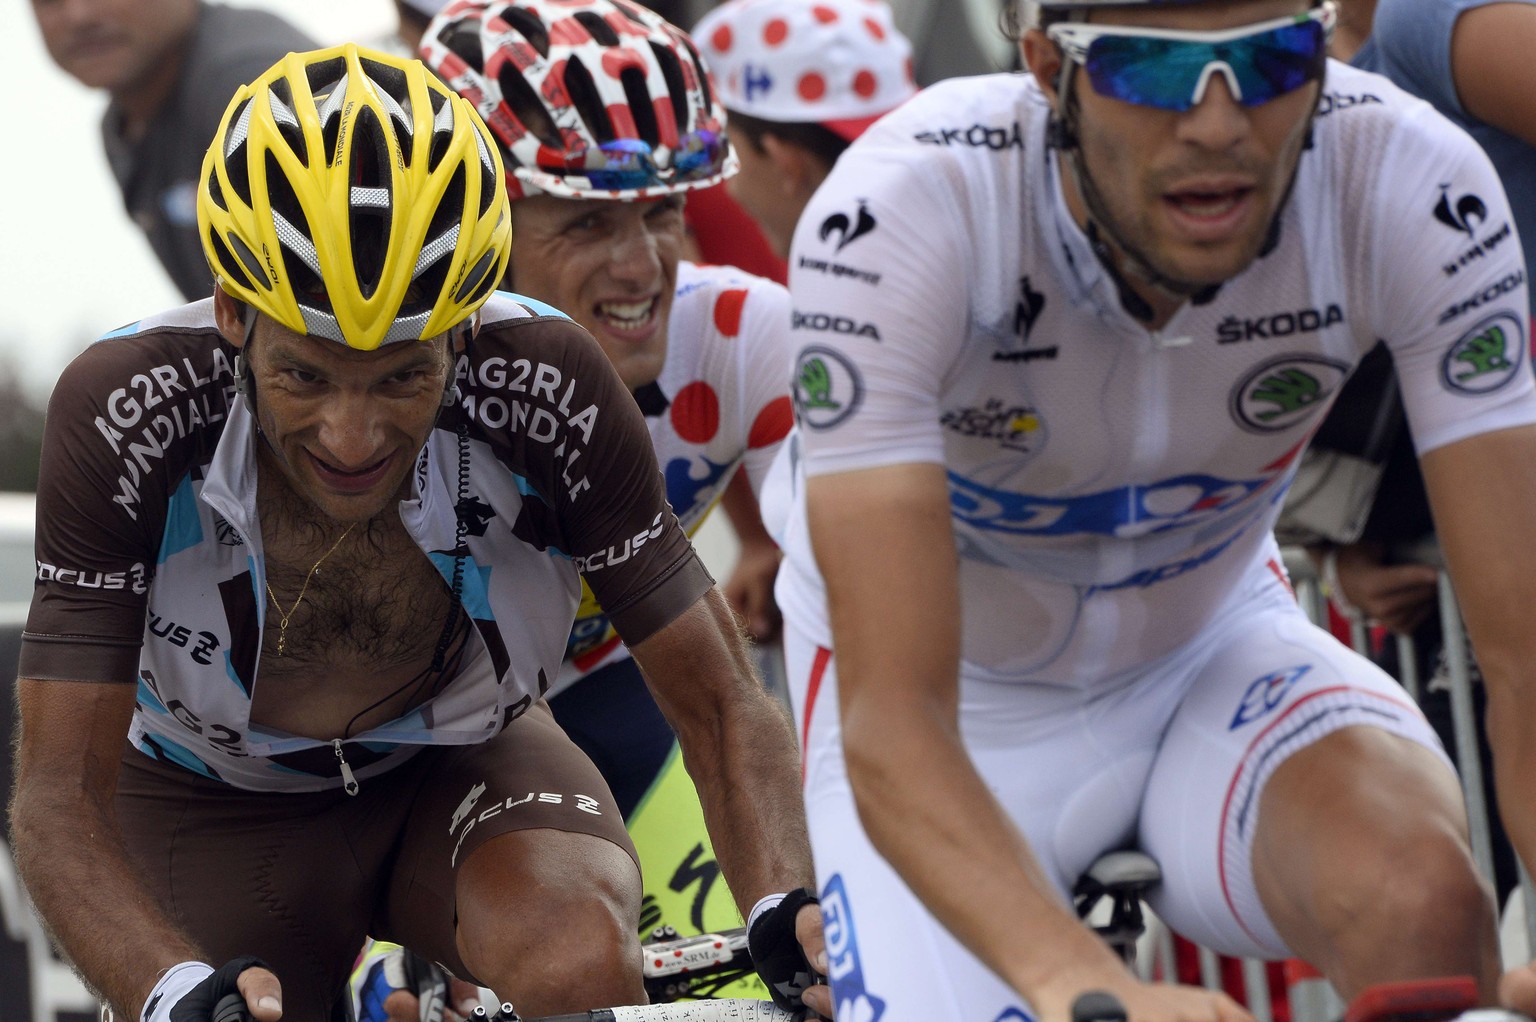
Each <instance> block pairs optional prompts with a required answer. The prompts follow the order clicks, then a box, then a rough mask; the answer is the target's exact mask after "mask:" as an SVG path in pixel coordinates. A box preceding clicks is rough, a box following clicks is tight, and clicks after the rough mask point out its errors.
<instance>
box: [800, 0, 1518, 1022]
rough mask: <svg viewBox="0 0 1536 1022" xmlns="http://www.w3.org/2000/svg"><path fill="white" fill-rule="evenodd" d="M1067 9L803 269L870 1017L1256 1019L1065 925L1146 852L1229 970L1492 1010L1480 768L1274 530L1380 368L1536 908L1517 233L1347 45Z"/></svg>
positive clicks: (811, 731)
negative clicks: (1011, 70)
mask: <svg viewBox="0 0 1536 1022" xmlns="http://www.w3.org/2000/svg"><path fill="white" fill-rule="evenodd" d="M1038 6H1039V8H1041V10H1040V11H1039V13H1038V15H1037V16H1036V20H1034V21H1033V23H1032V24H1031V26H1030V27H1029V28H1028V29H1027V31H1026V32H1025V33H1024V35H1023V37H1022V46H1023V51H1024V55H1025V57H1026V62H1027V64H1028V66H1029V67H1030V68H1031V69H1032V73H1030V74H1026V75H1019V76H994V77H985V78H976V79H967V80H957V81H952V82H946V83H941V84H939V85H936V86H933V87H931V88H930V89H928V90H927V91H925V92H924V93H922V94H920V95H919V96H918V97H917V98H916V99H914V100H912V101H911V102H910V103H908V104H907V105H906V106H904V107H903V108H902V109H901V110H899V111H897V112H896V113H895V114H893V115H891V116H889V117H887V118H886V119H885V120H883V121H882V122H880V123H879V124H877V125H876V126H875V127H874V128H873V129H871V131H870V132H868V133H867V134H866V135H864V136H863V138H861V139H860V140H859V141H858V142H857V143H855V144H854V145H853V146H852V147H851V148H850V149H849V151H848V152H847V153H846V154H845V155H844V156H843V158H842V159H841V160H840V161H839V163H838V165H837V167H836V169H835V170H834V172H833V174H832V176H831V177H830V178H829V179H828V181H827V183H826V184H825V185H824V186H823V187H822V188H821V190H820V191H819V192H818V194H817V196H816V198H815V200H814V201H813V203H812V205H811V206H810V208H809V209H808V210H807V212H806V215H805V217H804V218H803V219H802V221H801V224H800V228H799V230H798V233H797V235H796V238H795V244H794V248H793V251H792V257H791V286H790V291H791V296H792V299H793V303H794V309H795V324H796V326H795V330H794V335H795V337H796V338H797V339H798V342H799V343H798V347H799V354H798V357H797V368H796V382H795V397H796V409H797V415H798V421H799V426H800V428H799V430H798V431H797V435H796V436H795V438H794V439H792V441H791V444H792V445H794V446H792V451H793V453H794V454H795V458H794V460H795V467H796V474H795V486H796V487H797V492H796V493H795V495H794V504H793V510H792V512H791V516H790V519H789V521H788V523H787V526H786V529H787V531H786V535H785V544H786V562H785V566H784V569H783V570H782V572H781V575H780V579H779V583H778V596H779V600H780V605H781V607H782V608H783V611H784V614H785V623H786V653H787V657H788V660H789V665H788V666H789V678H790V686H791V694H792V697H793V701H794V704H795V711H796V716H797V724H798V726H799V727H800V729H801V732H802V740H803V744H804V756H805V789H806V800H807V813H808V817H809V821H810V825H811V831H812V846H813V850H814V854H815V857H816V865H817V876H818V882H819V884H820V889H821V896H822V906H823V913H824V917H825V920H826V925H827V933H828V935H829V955H830V970H831V971H830V976H831V981H832V987H833V992H834V996H835V999H836V1002H837V1005H838V1012H839V1015H840V1017H854V1018H860V1019H867V1020H872V1022H875V1020H884V1022H895V1020H908V1019H912V1020H918V1019H921V1020H925V1022H926V1020H931V1019H935V1018H938V1019H949V1018H955V1019H959V1018H964V1019H967V1020H976V1019H982V1020H992V1019H1005V1018H1023V1017H1026V1016H1029V1017H1038V1018H1042V1019H1046V1020H1049V1022H1063V1020H1064V1019H1065V1018H1066V1017H1067V1012H1068V1008H1069V1006H1070V1005H1071V1003H1072V1002H1073V1001H1074V999H1075V998H1076V997H1077V996H1078V995H1080V994H1082V993H1083V992H1084V991H1087V990H1092V989H1104V990H1108V991H1111V992H1113V993H1115V994H1116V995H1118V996H1119V998H1120V999H1121V1000H1122V1001H1123V1002H1124V1003H1125V1004H1126V1005H1127V1006H1128V1008H1129V1011H1130V1014H1131V1017H1132V1018H1133V1019H1197V1018H1198V1019H1211V1018H1225V1019H1232V1018H1236V1017H1240V1016H1241V1014H1242V1013H1241V1009H1239V1008H1238V1007H1237V1006H1236V1005H1234V1004H1233V1003H1231V1002H1230V1001H1229V1000H1228V999H1226V998H1225V997H1224V996H1222V995H1219V994H1212V993H1207V992H1204V991H1196V990H1190V989H1186V988H1178V987H1149V986H1143V985H1140V984H1138V983H1137V982H1136V981H1135V980H1134V979H1133V978H1132V977H1131V975H1130V974H1129V973H1128V972H1127V971H1126V970H1125V969H1124V968H1123V967H1122V966H1121V965H1120V964H1119V963H1118V961H1117V960H1116V959H1115V958H1114V957H1113V956H1112V955H1111V954H1110V953H1109V952H1108V951H1107V950H1106V949H1105V948H1104V947H1103V946H1102V945H1100V944H1099V943H1098V942H1097V941H1096V940H1095V939H1094V937H1093V935H1092V934H1091V933H1090V932H1089V931H1087V930H1086V929H1085V928H1084V927H1082V926H1081V925H1080V924H1079V923H1078V922H1077V921H1076V919H1075V917H1074V916H1073V915H1072V913H1071V911H1070V909H1068V908H1067V907H1066V905H1065V899H1064V895H1065V892H1066V891H1067V889H1068V887H1069V885H1070V884H1071V883H1072V881H1073V880H1074V879H1075V878H1076V877H1077V876H1078V875H1079V873H1080V872H1081V871H1082V870H1083V869H1084V868H1085V867H1086V866H1087V865H1088V864H1089V862H1090V861H1091V860H1092V859H1093V858H1094V857H1095V856H1096V855H1098V854H1099V853H1101V852H1103V851H1105V850H1108V849H1111V848H1116V847H1122V846H1126V845H1140V846H1141V847H1143V848H1145V849H1146V850H1148V851H1149V852H1151V853H1152V854H1153V855H1154V856H1155V857H1156V858H1158V859H1159V860H1160V861H1161V863H1162V866H1163V872H1164V876H1165V880H1164V883H1163V885H1162V888H1161V890H1160V891H1159V892H1158V894H1157V896H1156V899H1155V902H1156V908H1157V910H1158V911H1159V913H1160V914H1161V915H1162V916H1163V917H1164V918H1165V919H1167V921H1168V922H1169V923H1170V924H1171V925H1172V926H1173V927H1174V928H1175V929H1176V930H1179V931H1181V932H1183V933H1185V934H1187V935H1188V936H1190V937H1192V938H1194V939H1195V940H1197V941H1200V942H1201V943H1204V944H1207V945H1210V946H1212V947H1214V948H1216V949H1218V950H1223V951H1227V952H1231V953H1238V954H1250V955H1262V956H1266V957H1276V956H1282V955H1288V954H1294V955H1297V956H1299V957H1302V958H1305V959H1307V960H1309V961H1311V962H1313V963H1314V964H1316V965H1318V966H1319V967H1321V968H1322V969H1323V971H1324V972H1325V973H1326V974H1327V975H1328V977H1329V978H1330V979H1331V980H1333V982H1334V983H1335V984H1336V985H1337V986H1338V987H1339V989H1340V990H1341V992H1343V993H1344V994H1345V995H1346V996H1348V995H1349V994H1352V993H1353V992H1355V991H1357V990H1359V989H1360V988H1361V987H1362V986H1363V985H1365V984H1367V983H1371V982H1375V981H1379V980H1387V979H1394V978H1405V977H1412V976H1422V975H1430V974H1446V973H1466V974H1470V975H1473V976H1476V977H1477V978H1478V981H1479V983H1480V985H1481V989H1482V992H1483V996H1484V997H1486V998H1490V999H1491V998H1492V997H1493V996H1494V995H1495V987H1496V983H1497V978H1498V974H1497V958H1496V954H1495V934H1494V929H1493V910H1492V905H1491V902H1490V900H1489V898H1488V894H1487V891H1486V889H1485V887H1484V886H1483V885H1482V883H1481V882H1480V881H1479V880H1478V878H1477V876H1476V874H1475V872H1474V869H1473V865H1472V861H1471V857H1470V854H1469V851H1468V845H1467V837H1466V833H1465V822H1464V821H1465V817H1464V811H1463V808H1462V804H1461V801H1460V795H1459V791H1458V788H1457V784H1456V779H1455V777H1454V774H1453V772H1452V770H1451V768H1450V766H1449V763H1448V761H1447V760H1446V759H1445V757H1444V754H1443V753H1442V752H1441V750H1440V749H1439V747H1438V746H1437V744H1436V743H1435V739H1434V737H1433V735H1432V734H1431V732H1430V730H1429V728H1428V727H1427V725H1426V724H1425V722H1424V721H1423V719H1422V718H1421V716H1420V715H1419V713H1418V711H1417V710H1416V708H1415V707H1414V706H1413V705H1412V704H1411V702H1410V701H1409V700H1408V699H1407V697H1406V696H1405V695H1404V694H1403V693H1402V692H1401V690H1399V689H1398V688H1397V687H1396V686H1395V685H1394V684H1393V683H1392V682H1391V680H1390V679H1389V678H1387V677H1386V676H1385V675H1383V674H1382V673H1381V672H1380V671H1378V670H1377V669H1376V668H1374V667H1373V666H1372V665H1371V664H1369V663H1368V662H1367V661H1365V660H1363V659H1362V658H1360V657H1358V656H1356V655H1355V654H1354V653H1352V652H1350V651H1349V650H1347V649H1345V648H1343V647H1342V646H1340V645H1339V644H1338V643H1337V642H1335V641H1334V640H1333V639H1332V638H1330V637H1329V636H1328V635H1326V634H1325V633H1324V632H1322V631H1320V630H1318V629H1316V628H1314V627H1313V626H1311V625H1310V624H1309V623H1308V622H1307V621H1306V619H1305V618H1304V617H1303V615H1302V614H1301V612H1300V610H1299V609H1298V608H1297V606H1296V604H1295V601H1294V599H1293V596H1292V594H1291V592H1290V590H1289V586H1288V583H1287V580H1286V577H1285V572H1284V570H1283V568H1282V566H1281V562H1280V558H1279V552H1278V550H1277V548H1276V545H1275V543H1274V541H1273V539H1272V538H1271V535H1270V527H1271V524H1272V522H1273V520H1274V517H1275V514H1276V510H1277V508H1278V506H1279V502H1280V499H1281V496H1282V495H1283V494H1284V492H1285V490H1286V487H1287V485H1288V482H1289V480H1290V478H1291V473H1292V469H1293V468H1294V465H1295V463H1296V458H1297V454H1298V452H1299V451H1300V450H1301V449H1302V447H1303V446H1304V445H1305V443H1306V441H1307V439H1308V437H1309V435H1310V434H1311V432H1312V431H1313V430H1314V429H1315V428H1316V426H1317V424H1318V423H1319V422H1320V421H1321V419H1322V415H1323V411H1324V409H1325V408H1326V407H1327V405H1328V403H1329V400H1330V397H1331V395H1332V394H1333V393H1334V392H1335V391H1336V390H1337V389H1338V386H1339V384H1340V381H1341V380H1342V379H1343V378H1344V376H1345V375H1346V374H1347V373H1348V372H1349V370H1350V367H1351V366H1352V365H1353V363H1354V362H1355V361H1356V360H1357V359H1358V357H1359V356H1360V355H1361V354H1362V353H1363V352H1365V351H1366V350H1367V349H1368V348H1369V347H1371V345H1372V344H1373V343H1374V342H1375V341H1376V339H1377V338H1383V339H1385V340H1386V342H1387V343H1388V344H1389V345H1390V346H1391V349H1392V352H1393V356H1394V359H1395V361H1396V364H1397V369H1398V371H1399V373H1400V376H1401V378H1402V381H1403V391H1404V395H1405V400H1406V404H1407V407H1408V413H1409V418H1410V420H1411V423H1412V428H1413V432H1414V436H1415V440H1416V442H1417V446H1418V450H1419V452H1420V453H1421V455H1422V459H1423V467H1424V474H1425V478H1426V480H1427V481H1428V483H1429V488H1430V492H1431V495H1432V497H1433V499H1434V503H1435V506H1436V509H1437V511H1438V513H1439V518H1440V522H1439V526H1440V533H1441V535H1442V536H1443V537H1444V540H1445V547H1446V550H1447V555H1448V559H1449V562H1450V564H1451V567H1452V569H1453V571H1454V573H1455V577H1456V578H1457V580H1458V581H1457V591H1458V595H1459V596H1460V597H1461V599H1462V604H1463V607H1464V610H1465V612H1466V615H1467V618H1468V621H1469V625H1470V627H1471V629H1472V634H1473V638H1474V642H1475V644H1476V645H1477V648H1478V654H1479V659H1480V660H1482V661H1484V662H1485V663H1491V664H1492V665H1494V666H1492V669H1491V670H1490V672H1489V673H1490V690H1491V691H1492V693H1493V694H1492V696H1491V699H1492V703H1493V713H1492V730H1493V731H1494V735H1495V745H1496V748H1497V749H1498V750H1499V751H1498V753H1497V755H1498V765H1499V777H1500V784H1501V785H1502V791H1503V794H1504V801H1505V804H1506V805H1508V806H1510V807H1511V808H1512V812H1511V815H1512V816H1514V817H1516V822H1515V824H1514V826H1513V827H1512V832H1513V833H1514V834H1515V835H1516V840H1517V843H1518V844H1520V845H1521V846H1522V848H1523V851H1524V853H1525V857H1526V861H1527V862H1536V818H1533V815H1532V814H1533V813H1536V808H1533V806H1536V800H1533V798H1532V797H1531V796H1530V795H1528V794H1527V793H1526V791H1527V789H1528V787H1529V786H1530V785H1531V784H1532V781H1531V780H1530V778H1531V777H1532V776H1533V770H1536V763H1532V762H1531V758H1532V757H1533V756H1536V751H1533V750H1536V743H1533V742H1531V741H1530V739H1529V728H1530V724H1529V721H1531V720H1533V719H1536V708H1532V707H1531V706H1530V704H1529V699H1528V697H1527V695H1526V692H1527V691H1528V688H1529V686H1528V684H1527V683H1526V677H1525V675H1526V672H1527V671H1528V665H1529V664H1531V663H1536V649H1533V645H1536V636H1533V630H1532V629H1531V628H1530V627H1529V626H1528V623H1527V622H1524V621H1522V620H1521V613H1522V612H1521V610H1520V608H1522V607H1525V606H1528V605H1529V602H1530V599H1531V596H1532V589H1533V587H1536V563H1533V562H1536V529H1533V522H1532V515H1533V514H1536V394H1533V386H1532V381H1531V374H1530V371H1529V367H1528V365H1527V362H1526V360H1525V355H1524V349H1525V343H1524V339H1525V337H1526V336H1527V330H1526V325H1527V324H1526V319H1527V316H1526V279H1525V269H1524V266H1523V265H1522V262H1521V256H1520V253H1519V251H1518V246H1516V245H1509V246H1505V247H1504V248H1503V249H1501V250H1498V251H1477V252H1476V255H1475V256H1468V257H1467V258H1463V257H1464V256H1467V254H1468V253H1469V252H1471V251H1473V250H1474V249H1476V244H1477V242H1476V238H1475V237H1473V236H1472V234H1473V233H1474V232H1475V231H1476V229H1477V227H1478V226H1479V225H1481V224H1484V223H1486V224H1489V225H1498V224H1503V223H1507V222H1508V221H1509V217H1510V213H1509V208H1508V205H1507V203H1506V201H1505V198H1504V195H1503V192H1502V190H1501V188H1500V185H1499V182H1498V178H1497V176H1496V175H1495V173H1494V172H1493V170H1492V168H1491V167H1490V165H1489V163H1488V161H1487V159H1486V158H1485V157H1484V155H1483V154H1482V153H1481V151H1480V150H1478V149H1477V148H1476V146H1475V145H1473V144H1472V143H1471V141H1470V140H1469V139H1468V138H1467V137H1466V136H1465V135H1464V134H1462V133H1461V132H1460V131H1459V130H1456V129H1455V128H1453V127H1452V126H1451V125H1449V124H1448V123H1447V122H1446V121H1445V120H1444V119H1443V118H1441V117H1439V116H1438V115H1437V114H1435V113H1434V112H1433V111H1432V110H1431V109H1430V108H1429V107H1427V106H1426V105H1425V104H1423V103H1420V102H1418V101H1416V100H1413V99H1411V98H1409V97H1407V96H1406V95H1404V94H1403V93H1401V92H1400V91H1399V90H1397V89H1395V88H1393V87H1392V86H1391V85H1390V83H1388V82H1387V81H1386V80H1384V79H1381V78H1379V77H1375V76H1372V75H1369V74H1365V73H1361V72H1357V71H1354V70H1352V69H1350V68H1347V67H1345V66H1343V65H1339V64H1331V63H1327V62H1326V58H1325V55H1324V54H1325V49H1324V47H1325V45H1326V38H1327V35H1328V29H1329V27H1330V26H1331V24H1332V20H1333V16H1334V13H1333V10H1332V8H1331V6H1329V5H1327V4H1310V3H1308V2H1306V0H1223V2H1217V0H1207V2H1197V3H1187V2H1177V0H1148V2H1145V3H1133V2H1125V3H1121V4H1117V5H1115V4H1102V3H1095V2H1093V0H1044V2H1043V3H1041V4H1039V5H1038ZM1437 208H1448V209H1449V210H1451V211H1452V213H1453V214H1454V215H1453V216H1451V217H1449V218H1447V217H1443V216H1441V217H1437V215H1436V210H1437ZM1463 226H1465V228H1466V229H1461V228H1462V227H1463ZM935 962H938V963H940V965H939V969H938V975H937V976H935V975H934V963H935ZM913 976H923V977H925V981H924V982H921V983H914V982H913V981H912V977H913ZM1525 1000H1526V1003H1524V1004H1523V1007H1525V1008H1526V1009H1527V1010H1529V1008H1530V1007H1531V1006H1532V1005H1531V1003H1529V999H1528V998H1527V999H1525Z"/></svg>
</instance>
